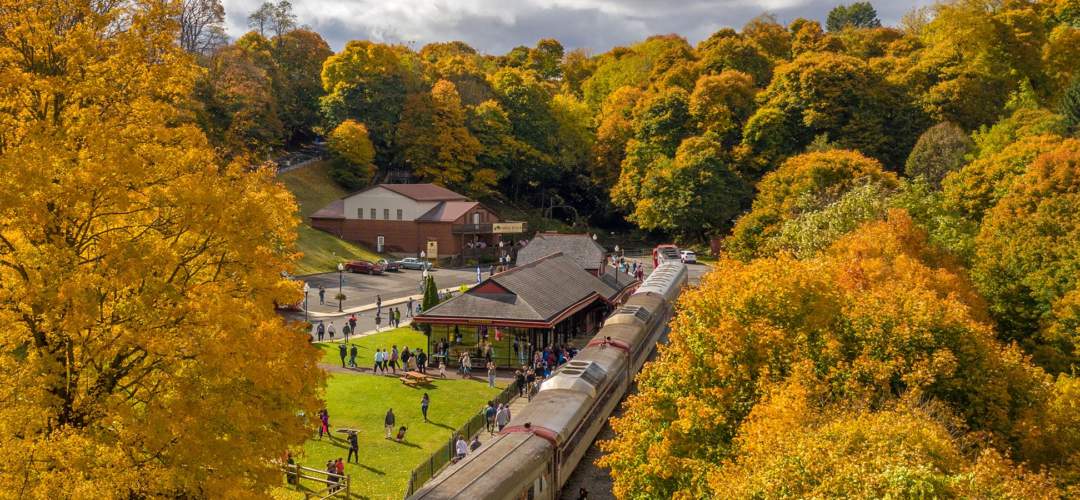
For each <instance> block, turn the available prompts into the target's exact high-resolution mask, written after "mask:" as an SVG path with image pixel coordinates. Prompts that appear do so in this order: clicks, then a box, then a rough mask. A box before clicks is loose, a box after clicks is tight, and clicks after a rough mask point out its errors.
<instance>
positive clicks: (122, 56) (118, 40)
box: [0, 0, 322, 498]
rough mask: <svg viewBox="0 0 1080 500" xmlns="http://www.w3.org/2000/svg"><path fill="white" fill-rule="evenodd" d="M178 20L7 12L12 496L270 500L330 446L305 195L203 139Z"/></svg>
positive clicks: (3, 192) (2, 352)
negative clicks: (222, 154)
mask: <svg viewBox="0 0 1080 500" xmlns="http://www.w3.org/2000/svg"><path fill="white" fill-rule="evenodd" d="M177 7H178V3H177V2H166V1H149V0H147V1H141V2H98V1H91V0H72V1H65V2H52V1H23V0H2V1H0V25H3V26H4V29H3V30H0V73H2V74H3V75H4V78H3V84H2V85H0V102H2V103H3V105H2V106H0V123H2V126H0V325H3V327H2V328H0V377H3V380H4V383H3V384H0V401H3V404H0V457H3V461H4V465H3V467H0V491H3V492H4V495H5V496H11V497H18V498H119V497H127V498H136V497H207V498H225V497H239V496H250V495H253V494H255V495H258V494H260V493H264V492H265V490H266V488H267V487H268V486H270V485H274V484H280V480H281V476H280V472H279V471H278V470H277V469H276V467H275V466H274V465H273V463H272V462H271V460H272V459H275V458H279V457H281V455H282V453H283V452H284V450H285V449H287V448H288V447H289V446H294V445H297V444H299V443H301V442H303V440H304V439H305V438H306V437H307V436H308V435H309V430H310V428H311V427H310V420H311V416H313V415H314V412H313V410H314V409H316V408H317V407H318V406H317V405H318V404H319V402H318V400H317V395H318V391H319V388H320V385H321V383H322V375H321V371H320V370H319V369H318V368H317V365H316V362H317V354H316V353H315V352H314V350H313V349H311V348H310V346H309V345H308V342H307V339H306V336H304V335H302V334H301V333H299V332H297V331H296V330H295V329H293V328H290V327H287V326H286V325H284V324H283V322H282V320H281V319H280V318H279V317H278V316H277V315H275V314H274V313H273V307H274V303H275V302H277V303H288V302H295V301H297V300H299V290H298V289H297V287H296V286H295V283H294V282H290V281H287V280H284V279H282V277H281V276H280V274H279V273H280V272H281V271H283V270H288V269H289V268H290V266H291V265H292V263H293V261H294V260H295V258H296V255H295V253H294V251H293V250H292V249H293V240H294V238H295V226H296V224H297V220H296V217H295V215H294V213H295V211H296V206H295V202H294V200H293V199H292V197H291V195H289V194H288V192H287V191H286V190H285V189H284V188H283V187H281V186H280V184H278V183H276V182H275V181H274V179H273V174H272V172H270V171H269V170H268V169H262V170H257V171H250V170H249V169H248V168H246V167H243V166H241V165H238V164H236V165H229V166H224V167H223V166H220V165H219V164H218V163H217V160H216V158H215V156H214V154H213V151H212V149H211V148H210V147H209V145H208V144H207V141H206V138H205V137H204V136H203V133H202V132H201V131H199V130H198V128H197V127H195V126H194V125H192V124H191V121H190V117H189V116H188V115H187V114H186V111H185V109H190V107H189V106H188V104H189V101H188V99H189V97H190V95H191V92H192V88H193V82H194V81H195V79H196V77H197V74H198V68H197V66H195V65H194V64H193V62H192V61H191V60H190V58H189V56H187V55H186V54H184V53H183V52H181V50H180V48H179V47H178V46H177V44H176V42H175V39H176V35H177V33H176V31H175V30H176V25H175V23H174V22H173V19H175V15H176V12H175V11H174V10H173V9H175V8H177Z"/></svg>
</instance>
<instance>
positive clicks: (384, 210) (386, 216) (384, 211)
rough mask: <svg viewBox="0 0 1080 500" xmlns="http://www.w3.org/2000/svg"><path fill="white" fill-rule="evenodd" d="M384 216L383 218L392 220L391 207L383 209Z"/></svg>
mask: <svg viewBox="0 0 1080 500" xmlns="http://www.w3.org/2000/svg"><path fill="white" fill-rule="evenodd" d="M382 218H383V220H390V209H389V208H384V209H382Z"/></svg>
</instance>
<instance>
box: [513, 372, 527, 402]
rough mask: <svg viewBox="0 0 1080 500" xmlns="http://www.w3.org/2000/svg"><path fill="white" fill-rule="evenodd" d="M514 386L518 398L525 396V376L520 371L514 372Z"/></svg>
mask: <svg viewBox="0 0 1080 500" xmlns="http://www.w3.org/2000/svg"><path fill="white" fill-rule="evenodd" d="M514 385H516V386H517V390H518V396H524V395H525V374H524V373H522V371H521V370H518V371H516V372H514Z"/></svg>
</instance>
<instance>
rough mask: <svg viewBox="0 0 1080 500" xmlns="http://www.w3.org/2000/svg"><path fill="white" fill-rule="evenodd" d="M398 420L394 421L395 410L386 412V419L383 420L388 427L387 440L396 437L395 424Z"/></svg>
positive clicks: (391, 409)
mask: <svg viewBox="0 0 1080 500" xmlns="http://www.w3.org/2000/svg"><path fill="white" fill-rule="evenodd" d="M396 421H397V420H396V419H394V409H393V408H390V409H389V410H386V418H385V419H383V425H384V426H386V439H392V438H393V435H394V423H395V422H396Z"/></svg>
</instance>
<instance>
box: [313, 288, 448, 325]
mask: <svg viewBox="0 0 1080 500" xmlns="http://www.w3.org/2000/svg"><path fill="white" fill-rule="evenodd" d="M459 290H460V287H456V286H455V287H450V288H443V289H441V290H439V293H447V292H457V291H459ZM423 298H424V296H423V295H421V294H416V295H407V296H405V297H397V298H394V299H387V300H384V301H383V303H382V306H383V308H386V307H389V306H396V305H400V304H405V303H407V302H409V299H412V300H413V301H414V302H419V301H420V300H421V299H423ZM376 308H377V306H376V305H375V303H374V302H372V303H370V304H364V305H361V306H356V307H349V308H345V309H343V310H342V312H337V311H333V312H315V311H310V310H309V311H308V313H307V314H308V316H309V317H311V318H313V319H325V318H337V317H340V316H345V315H348V314H353V313H359V312H364V311H371V310H374V309H376ZM309 309H310V308H309ZM300 312H301V313H303V312H304V310H303V309H301V310H300ZM401 324H402V326H404V325H405V324H406V323H405V320H404V318H402V322H401Z"/></svg>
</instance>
